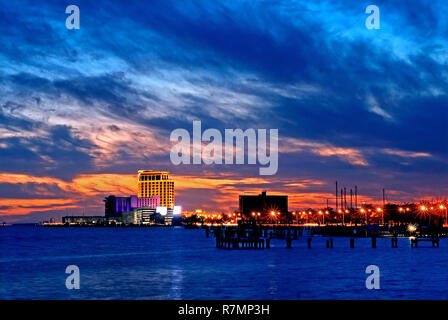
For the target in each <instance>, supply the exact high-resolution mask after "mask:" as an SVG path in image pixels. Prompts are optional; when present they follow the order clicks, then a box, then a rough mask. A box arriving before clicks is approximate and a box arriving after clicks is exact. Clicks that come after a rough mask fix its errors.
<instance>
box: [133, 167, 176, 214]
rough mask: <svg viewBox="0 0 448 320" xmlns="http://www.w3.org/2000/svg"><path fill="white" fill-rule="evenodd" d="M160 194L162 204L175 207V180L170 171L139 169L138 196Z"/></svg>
mask: <svg viewBox="0 0 448 320" xmlns="http://www.w3.org/2000/svg"><path fill="white" fill-rule="evenodd" d="M153 196H159V197H160V206H161V207H167V208H171V209H172V208H173V207H174V180H171V179H170V178H169V172H168V171H153V170H139V171H138V197H139V198H147V197H153Z"/></svg>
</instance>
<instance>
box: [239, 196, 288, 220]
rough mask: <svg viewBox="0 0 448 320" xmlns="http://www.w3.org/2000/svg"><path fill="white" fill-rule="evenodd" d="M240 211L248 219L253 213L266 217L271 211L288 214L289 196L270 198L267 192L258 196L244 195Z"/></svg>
mask: <svg viewBox="0 0 448 320" xmlns="http://www.w3.org/2000/svg"><path fill="white" fill-rule="evenodd" d="M239 211H240V212H241V214H242V215H244V216H246V217H250V216H251V215H252V213H255V214H258V213H260V214H261V215H263V216H264V215H266V214H269V212H271V211H274V212H280V213H286V212H288V196H283V195H275V196H268V195H266V191H263V192H262V193H261V194H259V195H256V196H253V195H242V196H240V197H239Z"/></svg>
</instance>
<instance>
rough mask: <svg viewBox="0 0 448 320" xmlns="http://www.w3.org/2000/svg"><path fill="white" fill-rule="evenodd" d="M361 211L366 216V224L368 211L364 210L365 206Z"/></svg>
mask: <svg viewBox="0 0 448 320" xmlns="http://www.w3.org/2000/svg"><path fill="white" fill-rule="evenodd" d="M361 213H364V218H365V221H366V224H368V222H367V212H366V210H364V208H361Z"/></svg>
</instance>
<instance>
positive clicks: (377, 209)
mask: <svg viewBox="0 0 448 320" xmlns="http://www.w3.org/2000/svg"><path fill="white" fill-rule="evenodd" d="M376 211H378V212H381V224H382V225H383V226H384V211H383V210H382V209H381V208H376Z"/></svg>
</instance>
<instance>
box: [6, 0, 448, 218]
mask: <svg viewBox="0 0 448 320" xmlns="http://www.w3.org/2000/svg"><path fill="white" fill-rule="evenodd" d="M70 4H75V5H77V6H78V7H79V9H80V16H81V19H80V21H81V22H80V23H81V28H80V29H79V30H68V29H66V27H65V19H66V17H67V16H68V15H67V14H65V8H66V6H67V5H70ZM370 4H374V5H377V6H378V7H379V9H380V18H381V29H379V30H374V29H372V30H369V29H367V28H366V27H365V19H366V18H367V16H368V15H367V14H365V8H366V7H367V6H368V5H370ZM447 6H448V5H447V4H446V2H444V1H406V2H403V1H374V2H364V1H319V2H317V1H316V2H311V1H182V2H181V1H166V0H165V1H100V0H96V1H76V2H73V1H40V2H39V3H37V2H35V1H20V0H18V1H4V0H0V43H1V44H2V46H1V49H0V61H1V63H0V106H1V112H0V163H1V166H0V190H2V191H3V192H2V193H1V195H0V196H1V197H2V198H1V199H0V214H1V215H3V216H4V218H5V219H6V220H8V219H11V220H14V221H16V220H17V221H18V220H20V221H31V220H36V219H42V218H45V217H49V216H52V215H61V214H66V213H67V212H70V213H76V212H78V213H79V212H80V211H81V210H87V212H89V213H98V212H102V203H101V199H102V197H103V196H105V195H107V194H109V193H114V194H117V195H118V194H123V195H127V194H129V193H133V192H135V191H133V189H132V188H135V187H136V186H133V185H135V181H134V180H135V176H136V171H137V170H138V169H168V170H170V171H171V172H172V174H173V176H174V177H176V178H177V179H178V181H179V183H178V184H177V186H178V189H177V190H178V191H177V192H176V197H177V199H176V202H178V203H180V204H182V205H183V206H184V207H185V208H188V209H194V208H196V207H207V208H210V209H212V208H216V209H222V210H227V209H229V208H234V207H236V206H237V197H236V196H237V194H239V193H240V192H242V191H244V192H253V193H255V192H259V191H260V190H262V189H267V190H269V191H272V192H276V193H285V194H288V195H289V196H290V206H291V207H294V208H300V207H302V206H303V207H305V206H313V205H314V206H318V205H321V204H322V203H324V202H325V199H326V198H329V197H331V196H332V192H333V189H334V186H333V184H334V181H335V180H339V181H340V183H341V184H342V185H345V186H347V187H348V188H350V187H353V186H354V185H355V184H357V185H358V188H359V189H360V192H361V193H362V195H363V196H364V197H365V201H377V200H378V199H379V196H380V190H381V188H383V187H384V188H386V189H387V190H389V191H388V199H389V200H391V201H407V200H409V201H410V200H417V199H421V198H428V197H444V196H446V195H447V191H448V185H447V182H446V181H447V178H448V170H447V169H448V142H447V141H448V129H447V120H448V112H447V102H448V96H447V85H448V82H447V71H448V70H447V61H448V51H447V44H446V36H447V34H448V25H447V20H446V13H447V12H448V10H447V9H448V8H447ZM193 120H201V121H202V125H203V127H204V128H217V129H219V130H223V129H224V128H242V129H246V128H267V129H269V128H278V129H279V139H280V142H279V143H280V154H279V170H278V174H277V175H276V176H273V177H260V176H258V166H253V165H240V166H235V165H234V166H224V165H223V166H207V165H201V166H173V165H172V164H171V163H170V160H169V150H170V142H169V135H170V132H171V131H172V130H173V129H175V128H186V129H188V130H191V126H192V121H193ZM25 175H28V176H25Z"/></svg>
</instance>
